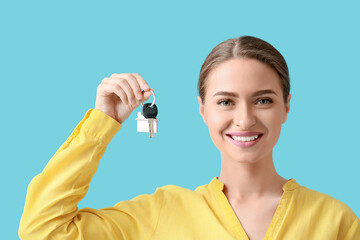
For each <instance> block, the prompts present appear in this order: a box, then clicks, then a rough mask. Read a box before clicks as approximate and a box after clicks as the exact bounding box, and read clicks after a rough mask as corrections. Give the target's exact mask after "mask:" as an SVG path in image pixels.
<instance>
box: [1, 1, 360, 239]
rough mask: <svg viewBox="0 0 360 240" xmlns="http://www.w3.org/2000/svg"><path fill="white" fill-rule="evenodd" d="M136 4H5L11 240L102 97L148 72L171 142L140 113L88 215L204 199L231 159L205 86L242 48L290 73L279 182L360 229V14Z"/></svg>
mask: <svg viewBox="0 0 360 240" xmlns="http://www.w3.org/2000/svg"><path fill="white" fill-rule="evenodd" d="M129 2H130V1H102V2H101V3H100V1H99V2H95V1H82V2H81V1H61V2H50V1H11V3H10V1H7V2H6V3H5V1H3V2H1V4H0V24H1V38H0V43H1V44H0V50H1V51H0V69H1V71H0V79H1V94H0V98H1V99H0V100H1V110H2V111H1V118H0V119H1V120H0V121H1V125H0V126H1V175H0V179H1V181H0V182H1V198H0V201H1V206H2V220H1V221H2V222H3V221H4V222H3V223H2V226H3V227H2V238H3V239H17V238H18V237H17V230H18V225H19V221H20V218H21V214H22V211H23V207H24V202H25V196H26V190H27V186H28V184H29V182H30V181H31V179H32V178H33V177H34V176H35V175H37V174H39V173H40V172H41V171H42V169H43V168H44V167H45V165H46V163H47V162H48V161H49V160H50V158H51V157H52V156H53V155H54V153H55V152H56V150H57V149H58V148H59V147H60V146H61V145H62V144H63V143H64V142H65V140H66V139H67V138H68V136H69V135H70V134H71V132H72V131H73V129H74V128H75V126H76V125H77V124H78V123H79V122H80V120H81V119H82V118H83V116H84V114H85V113H86V111H87V110H88V109H89V108H94V105H95V98H96V89H97V86H98V85H99V84H100V83H101V80H102V79H103V78H104V77H109V76H110V75H111V74H112V73H125V72H130V73H131V72H138V73H140V74H141V75H142V76H143V77H144V79H145V80H146V81H147V82H148V83H149V85H150V87H152V88H154V89H155V91H156V96H157V101H156V104H157V106H158V107H159V115H158V118H159V119H160V123H159V124H160V125H159V133H158V134H156V136H155V138H154V139H149V137H148V135H147V134H145V133H137V132H136V121H135V118H136V112H137V111H135V112H133V113H132V115H131V116H130V117H129V118H128V120H127V121H126V122H125V124H124V126H123V128H122V129H121V131H120V132H119V133H118V134H117V135H116V136H115V137H114V139H113V140H112V142H111V143H110V144H109V146H108V148H107V150H106V152H105V154H104V156H103V158H102V161H101V162H100V166H99V169H98V171H97V173H96V174H95V176H94V178H93V180H92V182H91V185H90V189H89V192H88V194H87V195H86V197H85V198H84V199H83V201H82V202H81V203H80V204H79V207H80V208H82V207H92V208H103V207H107V206H112V205H114V204H116V203H117V202H119V201H122V200H128V199H131V198H133V197H135V196H137V195H140V194H143V193H153V192H154V191H155V189H156V187H160V186H163V185H167V184H174V185H179V186H182V187H185V188H189V189H192V190H194V189H195V188H196V187H197V186H199V185H203V184H207V183H209V182H210V181H211V179H212V178H213V177H214V176H219V174H220V154H219V152H218V150H217V149H216V148H215V146H214V145H213V143H212V141H211V139H210V136H209V133H208V129H207V127H206V125H205V124H204V123H203V121H202V119H201V117H200V115H199V113H198V103H197V99H196V97H197V89H196V86H197V80H198V76H199V71H200V67H201V65H202V63H203V61H204V60H205V58H206V56H207V55H208V54H209V53H210V51H211V50H212V48H213V47H215V46H216V45H217V44H218V43H220V42H222V41H224V40H227V39H229V38H234V37H239V36H241V35H252V36H256V37H259V38H262V39H264V40H266V41H268V42H269V43H270V44H272V45H273V46H274V47H276V48H277V49H278V50H279V51H280V52H281V53H282V54H283V56H284V57H285V59H286V61H287V63H288V66H289V70H290V78H291V84H292V89H291V94H292V100H291V110H290V114H289V116H288V120H287V122H286V124H285V125H284V127H283V131H282V134H281V137H280V140H279V142H278V145H277V146H276V149H275V153H274V162H275V167H276V169H277V171H278V173H279V174H280V175H281V176H283V177H284V178H287V179H289V178H295V180H296V181H297V182H298V183H299V184H300V185H303V186H306V187H308V188H311V189H314V190H317V191H319V192H323V193H326V194H329V195H330V196H333V197H335V198H337V199H339V200H341V201H342V202H344V203H346V204H347V205H348V206H350V207H351V208H352V209H353V211H354V212H355V213H356V214H357V215H358V216H360V204H359V202H360V193H359V190H358V188H359V169H360V158H359V155H358V150H359V140H358V138H359V134H360V130H359V105H358V103H359V97H358V92H359V88H360V81H359V80H360V79H359V54H360V47H359V42H360V34H359V30H358V27H359V22H360V15H359V14H358V13H359V12H358V10H359V7H360V6H359V4H356V3H355V1H353V2H350V1H349V2H342V3H341V4H340V3H336V2H331V1H322V2H321V1H320V2H315V1H301V2H298V3H292V2H291V3H290V1H277V2H276V3H274V2H273V1H272V2H271V3H270V1H266V2H265V1H264V2H261V1H256V2H254V3H249V2H248V1H246V2H245V1H222V2H220V1H181V2H180V1H177V2H175V1H171V2H170V1H131V3H129ZM179 108H181V110H179ZM138 110H140V108H139V109H138ZM4 224H5V227H4Z"/></svg>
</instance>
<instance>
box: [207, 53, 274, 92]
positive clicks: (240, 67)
mask: <svg viewBox="0 0 360 240" xmlns="http://www.w3.org/2000/svg"><path fill="white" fill-rule="evenodd" d="M206 84H207V86H206V89H207V90H206V91H207V95H212V94H214V93H215V92H217V91H231V92H238V93H240V95H250V94H251V93H253V92H256V91H259V90H261V89H265V88H266V89H272V90H273V91H275V92H276V93H279V94H281V85H280V77H279V75H278V74H277V72H276V71H275V70H274V69H273V68H271V67H270V66H268V65H267V64H265V63H263V62H260V61H258V60H256V59H246V58H234V59H231V60H228V61H226V62H223V63H221V64H220V65H218V66H217V67H216V68H214V69H213V70H211V72H210V74H209V76H208V80H207V83H206Z"/></svg>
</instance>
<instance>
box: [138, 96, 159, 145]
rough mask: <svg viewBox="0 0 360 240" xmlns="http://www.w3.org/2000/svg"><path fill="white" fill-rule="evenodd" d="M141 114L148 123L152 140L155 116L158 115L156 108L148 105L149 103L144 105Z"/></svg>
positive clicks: (155, 126) (155, 124) (155, 125)
mask: <svg viewBox="0 0 360 240" xmlns="http://www.w3.org/2000/svg"><path fill="white" fill-rule="evenodd" d="M142 114H143V116H144V117H145V118H146V119H147V121H148V124H149V135H150V138H153V137H154V133H155V130H156V132H157V119H156V116H157V114H158V109H157V106H156V105H155V104H150V103H146V104H144V106H143V111H142Z"/></svg>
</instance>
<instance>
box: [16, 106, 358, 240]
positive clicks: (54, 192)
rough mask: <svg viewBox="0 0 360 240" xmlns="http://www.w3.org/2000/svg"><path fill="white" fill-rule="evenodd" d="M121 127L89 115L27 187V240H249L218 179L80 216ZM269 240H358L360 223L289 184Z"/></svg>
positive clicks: (23, 234)
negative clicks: (108, 148) (103, 160)
mask: <svg viewBox="0 0 360 240" xmlns="http://www.w3.org/2000/svg"><path fill="white" fill-rule="evenodd" d="M121 127H122V126H121V124H120V123H118V122H117V121H115V120H114V119H112V118H111V117H109V116H107V115H106V114H104V113H103V112H101V111H99V110H97V109H89V110H88V111H87V113H86V115H85V117H84V118H83V119H82V121H81V122H80V123H79V124H78V125H77V127H76V128H75V130H74V131H73V133H72V134H71V135H70V137H69V138H68V139H67V140H66V142H65V143H64V144H63V145H62V146H61V147H60V148H59V150H58V151H57V152H56V153H55V155H54V156H53V157H52V158H51V160H50V161H49V163H48V164H47V165H46V167H45V168H44V170H43V171H42V172H41V173H40V174H39V175H37V176H35V177H34V178H33V179H32V181H31V182H30V184H29V187H28V192H27V196H26V202H25V207H24V212H23V215H22V218H21V221H20V227H19V236H20V238H21V239H31V240H34V239H96V240H99V239H135V240H142V239H145V240H150V239H151V240H157V239H164V240H165V239H166V240H177V239H179V240H185V239H186V240H187V239H206V240H212V239H214V240H215V239H216V240H220V239H221V240H226V239H244V240H245V239H248V237H247V235H246V233H245V231H244V229H243V227H242V226H241V223H240V222H239V220H238V218H237V217H236V215H235V213H234V211H233V209H232V208H231V205H230V204H229V202H228V200H227V198H226V196H225V195H224V193H223V192H222V189H223V187H224V184H223V183H222V182H220V181H219V180H218V178H217V177H214V178H213V179H212V180H211V182H210V183H209V184H206V185H202V186H199V187H197V188H196V190H195V191H192V190H189V189H185V188H182V187H179V186H174V185H166V186H163V187H160V188H157V189H156V191H155V192H154V193H153V194H143V195H139V196H137V197H135V198H133V199H131V200H128V201H121V202H119V203H117V204H116V205H115V206H113V207H108V208H103V209H99V210H97V209H92V208H83V209H78V207H77V204H78V202H79V201H80V200H81V199H82V198H83V197H84V196H85V194H86V193H87V191H88V185H89V183H90V181H91V178H92V176H93V175H94V174H95V172H96V170H97V167H98V164H99V161H100V159H101V157H102V156H103V154H104V152H105V150H106V147H107V145H108V144H109V143H110V141H111V139H112V138H113V136H114V135H115V134H116V133H117V132H118V131H119V130H120V128H121ZM283 190H284V193H283V196H282V198H281V201H280V204H279V206H278V208H277V210H276V212H275V214H274V216H273V219H272V221H271V224H270V226H269V228H268V230H267V233H266V236H265V238H264V239H284V240H294V239H301V240H304V239H306V240H311V239H314V240H320V239H321V240H322V239H326V240H331V239H334V240H335V239H341V240H350V239H351V240H355V239H357V240H359V239H360V221H359V219H358V217H357V216H356V215H355V213H354V212H353V211H352V210H351V209H350V208H349V207H348V206H347V205H346V204H344V203H342V202H341V201H339V200H336V199H334V198H332V197H331V196H329V195H326V194H323V193H320V192H317V191H314V190H311V189H308V188H306V187H304V186H300V185H299V184H298V183H297V182H296V181H295V180H294V179H290V180H289V181H287V182H286V183H285V184H284V186H283Z"/></svg>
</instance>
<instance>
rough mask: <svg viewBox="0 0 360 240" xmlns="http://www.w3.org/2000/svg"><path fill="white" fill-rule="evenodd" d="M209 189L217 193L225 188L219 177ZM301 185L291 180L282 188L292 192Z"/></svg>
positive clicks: (213, 180) (210, 184)
mask: <svg viewBox="0 0 360 240" xmlns="http://www.w3.org/2000/svg"><path fill="white" fill-rule="evenodd" d="M209 187H210V189H212V190H215V191H222V190H223V188H224V183H222V182H221V181H220V180H219V179H218V177H214V178H213V179H212V180H211V182H210V183H209ZM299 187H300V185H299V184H298V183H297V182H296V181H295V179H293V178H290V179H289V180H288V181H287V182H286V183H285V184H284V185H283V187H282V189H283V191H284V192H285V191H292V190H294V189H296V188H299Z"/></svg>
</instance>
